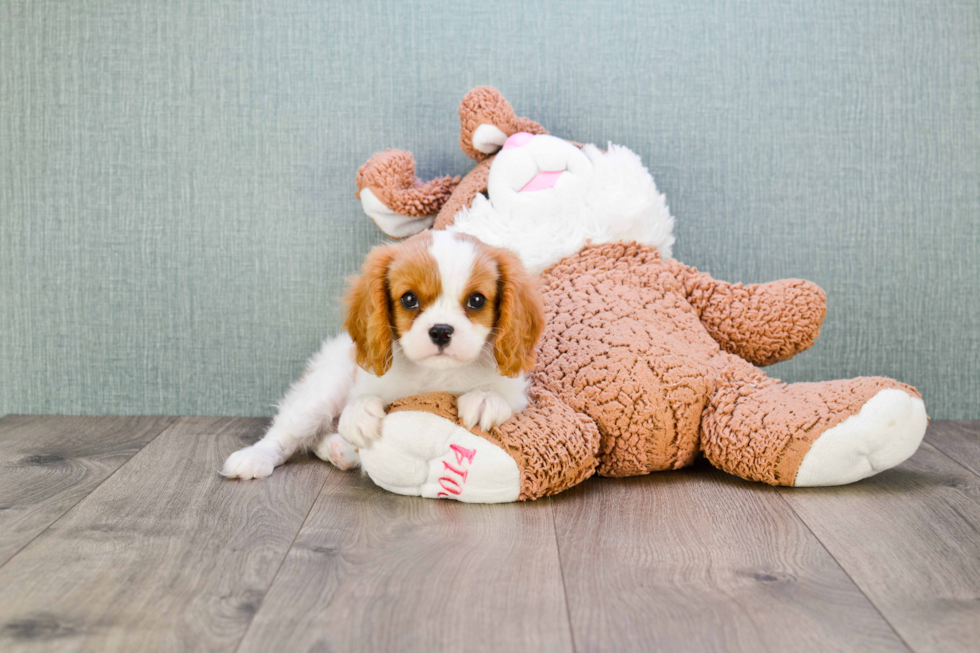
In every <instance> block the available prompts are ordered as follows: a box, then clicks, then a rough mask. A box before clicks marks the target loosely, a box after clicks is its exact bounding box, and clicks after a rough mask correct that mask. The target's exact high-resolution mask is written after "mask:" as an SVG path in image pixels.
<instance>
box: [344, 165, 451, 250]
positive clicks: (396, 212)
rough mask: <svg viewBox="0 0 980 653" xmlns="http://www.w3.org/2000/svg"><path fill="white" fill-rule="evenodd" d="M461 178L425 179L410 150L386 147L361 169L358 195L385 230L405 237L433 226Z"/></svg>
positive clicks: (396, 235) (366, 211)
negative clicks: (421, 176)
mask: <svg viewBox="0 0 980 653" xmlns="http://www.w3.org/2000/svg"><path fill="white" fill-rule="evenodd" d="M459 181H460V178H459V177H448V176H447V177H439V178H437V179H433V180H431V181H428V182H425V183H423V182H422V181H421V180H420V179H419V178H418V177H416V176H415V158H414V157H413V156H412V155H411V153H410V152H403V151H401V150H386V151H384V152H379V153H377V154H375V155H374V156H372V157H371V158H370V159H368V162H367V163H365V164H364V165H362V166H361V168H360V169H359V170H358V171H357V197H358V199H360V200H361V207H362V208H363V209H364V212H365V213H367V214H368V216H369V217H370V218H371V219H372V220H374V222H375V224H377V225H378V227H379V228H380V229H381V230H382V231H383V232H385V233H386V234H388V235H389V236H393V237H395V238H405V237H408V236H411V235H412V234H415V233H418V232H420V231H422V230H423V229H428V228H429V227H431V226H432V223H433V221H434V220H435V216H436V214H438V213H439V210H440V209H441V208H442V206H443V205H444V204H445V203H446V200H448V199H449V196H450V195H451V194H452V192H453V190H454V189H455V188H456V186H457V185H458V184H459Z"/></svg>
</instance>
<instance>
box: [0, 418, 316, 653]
mask: <svg viewBox="0 0 980 653" xmlns="http://www.w3.org/2000/svg"><path fill="white" fill-rule="evenodd" d="M265 425H266V421H265V420H258V419H250V420H245V419H208V418H184V419H181V420H179V421H177V422H176V423H175V424H173V425H172V426H171V427H169V428H168V429H167V430H166V431H164V432H163V433H161V434H160V435H159V436H158V437H157V438H155V439H154V440H153V441H152V442H151V443H150V444H149V445H147V446H146V447H145V448H144V449H143V450H142V451H140V452H139V453H138V454H136V455H135V456H133V458H132V459H130V460H129V462H127V463H126V464H125V465H123V466H122V467H121V468H120V469H119V470H118V471H117V472H116V473H115V474H114V475H113V476H112V477H111V478H109V479H108V480H107V481H106V482H104V483H103V484H102V485H101V486H99V488H98V489H96V490H95V491H93V492H92V493H91V494H89V496H87V497H86V498H85V499H83V500H82V501H81V502H79V504H78V505H76V506H75V507H74V508H73V509H72V510H71V511H69V512H68V513H67V514H66V515H64V516H63V517H62V518H61V519H60V520H58V521H57V522H56V523H54V524H53V525H52V526H51V527H50V528H48V530H47V531H45V532H44V533H43V534H42V535H41V536H39V537H38V538H37V539H35V540H34V541H33V542H32V543H31V544H29V545H28V546H27V547H25V548H24V549H23V550H22V551H21V552H20V553H19V554H17V555H16V556H15V557H14V558H13V559H11V560H10V561H9V562H8V563H7V564H6V565H5V566H4V567H2V568H0V587H2V588H3V591H2V592H0V650H4V651H16V650H30V651H37V650H59V651H63V650H69V651H70V650H92V651H112V650H118V651H144V650H157V649H168V650H189V649H193V650H232V649H234V647H235V646H236V645H237V643H238V642H239V640H240V639H241V636H242V635H243V634H244V632H245V629H246V627H247V626H248V623H249V621H250V620H251V618H252V616H253V614H254V612H255V610H256V608H257V606H258V604H259V602H260V601H261V599H262V596H263V595H264V593H265V591H266V590H267V588H268V587H269V584H270V583H271V581H272V579H273V577H274V576H275V573H276V570H277V569H278V568H279V566H280V565H281V563H282V560H283V558H284V557H285V555H286V552H287V551H288V549H289V546H290V543H291V542H292V541H293V538H294V537H295V535H296V533H297V532H298V531H299V528H300V525H301V524H302V523H303V520H304V519H305V517H306V515H307V514H308V512H309V509H310V507H311V506H312V505H313V501H314V500H315V498H316V495H317V493H318V491H319V489H320V487H321V486H322V484H323V480H324V478H325V477H326V476H327V474H328V473H329V471H328V466H327V465H325V464H324V463H322V462H320V461H314V460H310V459H300V460H299V461H297V462H295V463H291V464H287V465H285V466H283V467H282V468H280V469H277V470H276V473H275V474H273V476H272V477H270V478H268V479H265V480H262V481H247V482H242V481H228V480H226V479H223V478H221V477H220V476H219V475H218V473H217V470H218V468H219V467H220V465H221V462H222V461H223V459H224V457H225V456H227V455H228V453H230V452H231V451H233V450H234V449H236V448H238V447H240V446H242V444H243V443H245V442H251V441H254V440H256V439H257V438H258V437H259V436H260V435H261V433H262V430H263V429H264V427H265Z"/></svg>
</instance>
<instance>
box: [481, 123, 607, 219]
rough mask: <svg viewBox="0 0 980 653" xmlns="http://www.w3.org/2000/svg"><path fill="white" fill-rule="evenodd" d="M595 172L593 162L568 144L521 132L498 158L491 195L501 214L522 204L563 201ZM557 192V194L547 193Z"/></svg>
mask: <svg viewBox="0 0 980 653" xmlns="http://www.w3.org/2000/svg"><path fill="white" fill-rule="evenodd" d="M592 172H593V166H592V162H591V161H589V159H588V157H587V156H585V154H583V153H582V150H580V149H579V148H577V147H575V146H574V145H572V144H571V143H569V142H568V141H565V140H562V139H560V138H555V137H554V136H547V135H540V136H534V135H532V134H528V133H525V132H519V133H517V134H514V135H513V136H511V137H510V138H508V139H507V142H506V143H504V146H503V148H502V149H501V150H500V153H499V154H497V157H496V158H495V159H494V161H493V164H492V165H491V167H490V176H489V178H488V179H487V192H488V194H489V196H490V199H491V200H492V201H493V205H494V207H495V208H496V209H497V210H498V211H506V210H508V208H516V207H518V206H520V205H528V204H539V203H547V204H554V203H556V202H560V199H559V197H558V196H559V195H562V194H567V193H565V191H567V190H568V189H570V188H573V187H574V186H575V185H576V183H578V182H580V181H581V179H576V178H586V177H588V176H590V175H591V174H592ZM547 190H554V193H543V191H547Z"/></svg>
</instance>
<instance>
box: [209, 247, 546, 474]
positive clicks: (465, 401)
mask: <svg viewBox="0 0 980 653" xmlns="http://www.w3.org/2000/svg"><path fill="white" fill-rule="evenodd" d="M543 327H544V309H543V308H542V304H541V297H540V294H539V292H538V288H537V285H536V281H535V279H534V278H533V277H531V276H530V275H529V274H528V273H527V272H526V271H525V269H524V266H523V265H522V264H521V262H520V260H519V259H518V258H517V256H516V255H514V254H513V253H511V252H510V251H508V250H506V249H501V248H498V247H490V246H488V245H485V244H483V243H482V242H480V241H479V240H477V239H476V238H474V237H472V236H467V235H465V234H458V233H450V232H448V231H426V232H423V233H421V234H418V235H417V236H413V237H412V238H409V239H408V240H405V241H403V242H401V243H398V244H392V245H385V246H382V247H377V248H375V249H374V250H372V251H371V253H370V254H369V255H368V257H367V260H366V261H365V263H364V267H363V268H362V270H361V274H360V276H359V277H356V278H355V279H353V280H352V282H351V284H350V290H349V292H348V295H347V317H346V320H345V321H344V329H345V331H346V334H342V335H340V336H338V337H336V338H332V339H328V340H326V341H325V342H324V343H323V346H322V347H321V349H320V351H319V352H318V353H317V354H315V355H314V356H313V357H312V358H311V359H310V362H309V364H308V366H307V369H306V372H305V373H304V374H303V376H302V378H300V379H299V380H298V381H296V382H295V383H294V384H293V385H292V387H291V388H290V389H289V391H288V392H287V393H286V396H285V398H284V399H283V401H282V403H280V405H279V412H278V414H277V415H276V417H275V419H273V421H272V425H271V426H270V427H269V431H268V432H267V433H266V435H265V437H263V438H262V439H261V440H260V441H258V442H257V443H255V444H254V445H252V446H250V447H246V448H245V449H241V450H240V451H236V452H235V453H233V454H232V455H231V456H229V458H228V460H227V461H225V465H224V468H223V469H222V470H221V473H222V474H224V475H225V476H228V477H231V478H242V479H248V478H263V477H266V476H268V475H269V474H271V473H272V470H273V469H274V468H275V467H276V466H278V465H281V464H282V463H283V462H285V461H286V459H288V458H289V457H290V456H291V455H293V453H295V452H296V451H297V450H298V449H301V448H312V449H313V451H314V453H316V455H317V456H319V457H320V458H322V459H324V460H329V461H330V462H332V463H334V464H335V465H337V466H338V467H340V468H341V469H349V468H351V467H355V466H357V465H358V464H359V458H358V454H357V449H358V448H360V447H365V448H367V447H370V446H371V444H372V442H374V441H375V440H376V439H377V438H379V437H380V436H381V421H382V419H384V417H385V407H386V406H387V405H388V404H390V403H392V402H393V401H395V400H397V399H403V398H405V397H410V396H412V395H416V394H421V393H424V392H436V391H442V392H449V393H451V394H455V395H459V399H458V406H459V416H460V419H461V420H462V422H463V423H464V424H465V425H466V426H467V427H470V428H472V427H474V426H477V425H479V426H480V428H482V429H490V428H493V427H494V426H497V425H499V424H502V423H503V422H505V421H506V420H507V419H508V418H509V417H510V416H511V415H513V414H514V413H516V412H519V411H521V410H523V409H524V407H525V406H527V395H526V391H527V381H526V379H525V378H524V372H525V371H528V370H530V368H531V367H532V366H533V364H534V347H535V344H536V343H537V341H538V338H539V337H540V335H541V331H542V329H543ZM338 417H339V419H338Z"/></svg>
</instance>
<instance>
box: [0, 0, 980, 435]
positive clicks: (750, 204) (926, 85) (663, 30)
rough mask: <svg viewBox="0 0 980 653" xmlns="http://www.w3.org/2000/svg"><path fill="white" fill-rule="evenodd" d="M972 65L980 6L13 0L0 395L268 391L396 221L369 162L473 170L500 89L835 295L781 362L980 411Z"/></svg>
mask: <svg viewBox="0 0 980 653" xmlns="http://www.w3.org/2000/svg"><path fill="white" fill-rule="evenodd" d="M746 5H748V6H746ZM978 69H980V3H977V2H976V1H975V0H967V1H963V2H922V1H920V0H901V1H891V2H885V1H881V2H866V1H860V0H858V1H855V0H832V1H827V2H814V1H813V0H784V1H782V2H758V3H742V2H734V1H731V2H725V1H721V0H715V1H709V2H689V1H687V0H675V1H672V2H658V3H652V2H650V3H647V2H635V3H622V2H617V3H608V4H606V3H601V2H582V3H570V2H561V3H559V2H555V3H524V2H502V3H487V2H458V3H419V2H396V1H393V2H377V1H366V2H342V3H341V2H335V3H324V2H317V1H315V0H299V1H288V2H287V1H281V2H265V1H250V2H238V1H237V0H236V1H234V2H232V1H222V2H199V1H197V0H180V1H170V2H142V3H139V2H121V1H120V2H115V1H112V0H99V1H81V0H80V1H77V2H50V1H37V2H22V1H19V0H14V1H11V0H6V1H5V2H2V3H0V310H2V315H0V414H2V413H5V412H8V413H10V412H22V413H46V412H59V413H171V414H173V413H183V414H222V415H267V414H269V413H270V412H271V411H272V405H273V404H274V402H275V401H276V400H277V399H278V398H279V396H280V395H281V392H282V391H283V389H284V388H285V386H286V385H287V383H288V382H289V380H290V379H291V378H292V377H293V376H295V375H296V374H297V373H298V372H299V371H300V369H301V367H302V364H303V360H304V358H305V357H306V356H307V355H308V354H309V353H310V352H311V351H312V350H313V349H314V347H315V346H316V344H317V342H318V341H319V340H320V339H321V338H322V337H323V336H325V335H327V334H329V333H331V332H332V331H333V330H335V329H336V328H337V326H338V324H339V317H340V316H339V307H338V304H337V302H336V300H335V298H336V297H337V296H338V295H339V294H340V292H341V287H342V277H343V276H344V275H346V274H350V273H351V272H353V271H354V270H355V269H356V267H357V265H358V262H359V260H360V258H361V257H362V255H363V254H364V252H366V251H367V249H368V248H369V247H370V246H371V245H372V244H373V243H376V242H379V241H380V240H381V237H380V234H379V232H377V231H376V230H375V228H374V227H373V225H372V224H371V223H370V222H369V221H368V220H367V218H365V217H364V216H363V214H362V213H361V212H360V209H359V206H358V204H357V202H356V200H355V199H354V195H353V193H354V185H353V179H354V173H355V171H356V170H357V167H358V166H359V165H360V164H361V163H362V162H363V161H364V160H366V159H367V158H368V156H370V154H372V153H373V152H375V151H377V150H380V149H384V148H386V147H399V148H403V149H409V150H412V151H413V152H414V153H415V154H416V157H417V160H418V161H419V163H420V172H421V173H422V174H423V175H428V176H431V175H434V174H445V173H454V174H455V173H463V172H465V171H466V170H467V169H468V167H469V162H468V160H467V159H466V158H465V157H464V156H463V155H462V154H461V153H460V151H459V149H458V145H457V133H458V123H457V119H456V105H457V103H458V101H459V99H460V98H461V97H462V96H463V94H464V93H465V92H466V91H467V90H468V89H469V88H470V87H472V86H475V85H478V84H493V85H495V86H497V87H498V88H500V89H501V90H502V91H503V92H504V94H505V95H506V96H507V97H508V98H509V99H510V100H511V102H512V103H513V104H514V106H515V107H516V108H517V110H518V111H519V112H520V113H521V114H523V115H528V116H531V117H533V118H535V119H537V120H538V121H540V122H541V123H543V124H544V125H546V126H548V127H549V128H550V129H551V130H552V132H553V133H556V134H558V135H561V136H566V137H569V138H573V139H575V140H579V141H596V142H599V143H604V142H605V141H606V140H612V141H614V142H619V143H623V144H626V145H628V146H630V147H631V148H633V149H634V150H636V151H637V152H638V153H639V154H640V155H641V156H642V157H643V158H644V160H645V161H646V162H647V164H648V165H649V167H650V169H651V172H653V174H654V176H655V178H656V179H657V181H658V183H659V185H660V187H661V189H662V190H663V191H664V192H666V193H667V196H668V199H669V201H670V204H671V207H672V209H673V212H674V214H675V215H676V216H677V218H678V225H679V226H678V245H677V247H676V249H675V254H676V255H677V257H678V258H680V259H681V260H683V261H685V262H687V263H690V264H694V265H697V266H698V267H700V268H702V269H704V270H707V271H709V272H711V273H712V274H714V275H715V276H716V277H719V278H723V279H728V280H732V281H736V280H741V281H746V282H755V281H762V280H768V279H774V278H778V277H787V276H800V277H806V278H809V279H812V280H814V281H817V282H818V283H820V284H821V285H822V286H823V287H824V288H825V289H826V290H827V292H828V294H829V297H830V301H829V313H828V316H827V320H826V323H825V325H824V332H823V335H822V336H821V339H820V341H819V343H818V344H817V346H816V347H815V348H814V349H813V350H811V351H809V352H807V353H806V354H804V355H802V356H801V357H799V358H798V359H797V360H795V361H791V362H789V363H784V364H781V365H779V366H777V367H776V368H774V371H773V373H774V374H775V375H777V376H780V377H781V378H784V379H786V380H792V381H798V380H817V379H826V378H833V377H841V376H853V375H859V374H884V375H890V376H895V377H897V378H900V379H902V380H905V381H907V382H910V383H913V384H915V385H916V386H918V387H919V388H920V389H921V390H922V391H923V393H924V394H925V397H926V401H927V406H929V408H930V413H931V414H932V416H933V417H939V418H980V407H978V397H980V369H978V368H980V324H978V320H980V293H978V290H977V286H978V282H980V127H978V124H980V117H978V116H980V74H978Z"/></svg>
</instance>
